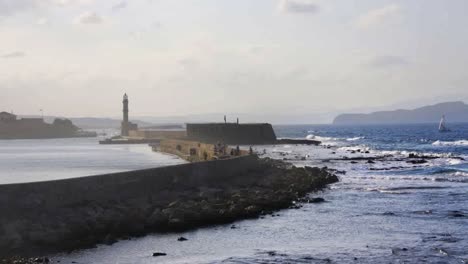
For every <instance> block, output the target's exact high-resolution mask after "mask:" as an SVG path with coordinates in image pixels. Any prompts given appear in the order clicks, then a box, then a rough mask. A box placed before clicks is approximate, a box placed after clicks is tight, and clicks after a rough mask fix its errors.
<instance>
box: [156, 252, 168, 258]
mask: <svg viewBox="0 0 468 264" xmlns="http://www.w3.org/2000/svg"><path fill="white" fill-rule="evenodd" d="M161 256H167V254H166V253H163V252H154V253H153V257H161Z"/></svg>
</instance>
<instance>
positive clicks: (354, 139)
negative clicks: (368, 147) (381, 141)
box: [346, 137, 364, 141]
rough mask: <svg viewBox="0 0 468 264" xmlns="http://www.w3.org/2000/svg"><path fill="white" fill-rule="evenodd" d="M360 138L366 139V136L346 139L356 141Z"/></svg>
mask: <svg viewBox="0 0 468 264" xmlns="http://www.w3.org/2000/svg"><path fill="white" fill-rule="evenodd" d="M360 139H364V137H353V138H347V139H346V141H356V140H360Z"/></svg>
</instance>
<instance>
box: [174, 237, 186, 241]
mask: <svg viewBox="0 0 468 264" xmlns="http://www.w3.org/2000/svg"><path fill="white" fill-rule="evenodd" d="M187 240H188V239H186V238H185V237H179V238H178V239H177V241H187Z"/></svg>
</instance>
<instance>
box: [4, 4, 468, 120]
mask: <svg viewBox="0 0 468 264" xmlns="http://www.w3.org/2000/svg"><path fill="white" fill-rule="evenodd" d="M467 10H468V1H466V0H450V1H444V0H411V1H407V0H406V1H386V0H359V1H352V0H341V1H332V0H322V1H309V0H229V1H228V0H193V1H192V0H0V110H7V111H10V110H13V111H14V112H15V113H18V114H38V113H39V109H41V108H42V109H44V112H45V114H50V115H52V114H55V115H65V116H119V115H120V112H121V97H122V95H123V93H124V92H127V93H128V94H129V96H130V102H131V106H130V110H131V113H132V114H133V115H152V116H164V115H178V114H180V115H184V114H193V113H210V112H251V113H292V114H296V113H300V114H307V113H311V114H312V113H315V112H328V111H342V110H347V109H355V108H362V109H365V108H367V107H369V108H371V107H379V106H384V105H392V104H396V103H399V102H405V101H417V100H423V99H424V98H443V99H453V100H456V99H460V98H468V75H467V69H466V67H467V62H468V26H467V25H468V16H467V15H466V11H467Z"/></svg>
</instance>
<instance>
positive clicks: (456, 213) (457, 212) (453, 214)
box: [448, 211, 466, 217]
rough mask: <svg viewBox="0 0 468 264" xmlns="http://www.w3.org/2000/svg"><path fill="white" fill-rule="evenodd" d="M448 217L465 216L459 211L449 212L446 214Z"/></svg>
mask: <svg viewBox="0 0 468 264" xmlns="http://www.w3.org/2000/svg"><path fill="white" fill-rule="evenodd" d="M448 215H449V216H450V217H465V216H466V215H465V214H464V213H463V212H461V211H450V212H449V214H448Z"/></svg>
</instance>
